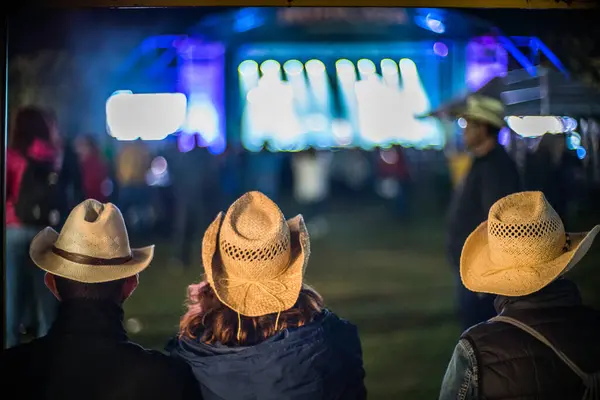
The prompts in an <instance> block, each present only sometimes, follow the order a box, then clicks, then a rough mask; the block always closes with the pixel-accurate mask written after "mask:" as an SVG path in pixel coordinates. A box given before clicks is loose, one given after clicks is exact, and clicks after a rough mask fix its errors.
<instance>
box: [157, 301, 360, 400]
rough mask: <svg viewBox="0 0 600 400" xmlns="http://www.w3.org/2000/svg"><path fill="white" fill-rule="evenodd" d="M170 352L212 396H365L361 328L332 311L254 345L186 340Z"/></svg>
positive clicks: (212, 399) (240, 399)
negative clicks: (226, 345) (182, 361)
mask: <svg viewBox="0 0 600 400" xmlns="http://www.w3.org/2000/svg"><path fill="white" fill-rule="evenodd" d="M168 350H169V351H170V352H171V355H172V356H173V357H176V358H180V359H183V360H185V361H186V362H188V363H189V364H190V365H191V366H192V369H193V371H194V374H195V375H196V378H197V379H198V381H199V382H200V384H201V386H202V395H203V398H204V399H207V400H258V399H260V400H275V399H277V400H287V399H294V400H302V399H306V400H325V399H344V400H353V399H365V398H366V390H365V386H364V383H363V379H364V376H365V372H364V370H363V364H362V351H361V346H360V339H359V337H358V331H357V329H356V327H355V326H353V325H352V324H350V323H348V322H346V321H344V320H341V319H339V318H338V317H337V316H335V315H334V314H333V313H331V312H328V311H325V312H324V313H323V314H322V315H321V316H320V317H319V318H318V319H317V320H315V321H313V322H312V323H310V324H307V325H305V326H302V327H300V328H296V329H289V330H285V331H282V332H280V333H279V334H278V335H276V336H273V337H272V338H270V339H268V340H266V341H265V342H262V343H260V344H258V345H256V346H252V347H239V348H231V347H225V346H212V345H207V344H204V343H201V342H199V341H194V340H190V339H187V338H183V339H179V340H176V341H174V342H172V343H171V344H169V346H168Z"/></svg>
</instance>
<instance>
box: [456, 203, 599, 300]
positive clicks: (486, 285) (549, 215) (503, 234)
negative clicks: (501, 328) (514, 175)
mask: <svg viewBox="0 0 600 400" xmlns="http://www.w3.org/2000/svg"><path fill="white" fill-rule="evenodd" d="M599 231H600V225H596V226H595V227H594V228H593V229H592V230H591V231H589V232H584V233H566V232H565V228H564V226H563V223H562V221H561V220H560V218H559V216H558V214H557V213H556V211H554V209H553V208H552V206H550V204H549V203H548V201H547V200H546V197H544V194H543V193H542V192H521V193H515V194H511V195H508V196H506V197H504V198H502V199H500V200H498V201H497V202H496V203H495V204H494V205H493V206H492V207H491V208H490V211H489V215H488V220H487V221H486V222H484V223H482V224H481V225H479V227H478V228H477V229H475V231H473V232H472V233H471V235H470V236H469V237H468V238H467V241H466V242H465V245H464V247H463V251H462V254H461V257H460V276H461V279H462V281H463V283H464V285H465V287H466V288H467V289H469V290H471V291H473V292H479V293H491V294H499V295H504V296H525V295H528V294H531V293H534V292H537V291H538V290H540V289H542V288H543V287H545V286H546V285H548V284H549V283H550V282H552V281H554V280H555V279H556V278H558V277H560V276H561V275H563V274H565V273H566V272H567V271H569V270H570V269H571V268H573V266H574V265H575V264H577V263H578V262H579V261H581V259H582V258H583V256H584V255H585V253H587V251H588V250H589V249H590V246H591V245H592V242H593V240H594V238H595V237H596V235H597V234H598V232H599Z"/></svg>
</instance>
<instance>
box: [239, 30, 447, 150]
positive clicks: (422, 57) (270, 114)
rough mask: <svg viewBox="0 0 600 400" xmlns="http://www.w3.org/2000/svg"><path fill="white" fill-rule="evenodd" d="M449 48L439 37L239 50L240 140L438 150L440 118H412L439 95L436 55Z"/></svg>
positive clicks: (275, 145) (282, 146) (290, 146)
mask: <svg viewBox="0 0 600 400" xmlns="http://www.w3.org/2000/svg"><path fill="white" fill-rule="evenodd" d="M448 51H449V50H448V44H445V43H443V42H418V43H364V44H290V43H288V44H269V45H252V46H248V47H244V48H241V49H240V51H239V53H238V77H239V94H240V101H241V113H242V126H241V139H242V144H243V145H244V147H246V148H247V149H249V150H258V149H259V148H260V147H261V146H262V145H263V144H265V143H266V144H268V145H269V147H270V148H272V149H279V150H299V149H302V148H305V147H307V146H316V147H322V148H327V147H334V146H358V147H362V148H365V149H370V148H373V147H375V146H387V145H391V144H402V145H404V146H413V147H417V148H427V147H434V148H439V147H442V146H443V145H444V134H443V131H442V127H441V126H440V125H439V123H438V122H437V121H436V120H434V119H425V120H423V119H418V118H416V116H418V115H420V114H423V113H425V112H427V111H429V110H430V108H431V107H432V106H433V107H435V106H436V105H437V104H438V102H439V100H440V98H439V97H440V96H439V94H440V84H441V82H440V79H441V77H440V68H441V66H442V65H443V63H441V62H440V59H441V58H443V57H445V56H446V55H448ZM307 55H310V56H307Z"/></svg>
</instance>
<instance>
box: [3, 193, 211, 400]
mask: <svg viewBox="0 0 600 400" xmlns="http://www.w3.org/2000/svg"><path fill="white" fill-rule="evenodd" d="M29 254H30V256H31V259H32V260H33V262H34V263H35V264H36V265H37V266H38V267H39V268H41V269H42V270H44V271H46V275H45V282H46V286H47V287H48V289H49V290H50V291H51V292H52V293H53V294H54V295H55V296H56V298H57V299H58V300H59V301H60V306H59V311H58V316H57V318H56V320H55V322H54V324H53V325H52V326H51V328H50V331H49V332H48V334H47V335H46V336H44V337H41V338H39V339H35V340H33V341H32V342H30V343H26V344H22V345H19V346H16V347H13V348H11V349H8V350H6V351H4V352H3V353H2V356H1V357H0V358H1V364H2V373H3V390H4V391H5V392H6V393H10V392H11V391H12V392H14V393H19V396H20V397H22V398H26V399H34V398H35V399H61V400H66V399H112V400H117V399H123V400H125V399H128V400H130V399H191V398H201V397H200V393H199V388H198V385H197V384H196V382H195V379H194V377H193V375H192V374H191V370H190V369H189V368H188V367H187V365H185V363H178V362H177V361H176V360H173V359H172V358H169V357H168V356H166V355H164V354H161V353H159V352H155V351H151V350H147V349H144V348H142V347H141V346H139V345H137V344H135V343H132V342H130V341H129V340H128V338H127V332H126V331H125V329H124V327H123V308H122V304H123V302H124V301H125V300H126V299H127V298H128V297H129V296H130V295H131V293H132V292H133V291H134V290H135V288H136V287H137V285H138V274H139V273H140V272H142V271H143V270H144V269H146V267H148V266H149V265H150V262H151V261H152V258H153V255H154V246H148V247H144V248H141V249H131V248H130V246H129V238H128V235H127V229H126V227H125V222H124V221H123V216H122V215H121V212H120V211H119V209H118V208H117V207H115V206H114V205H112V204H110V203H108V204H102V203H100V202H98V201H96V200H86V201H84V202H83V203H81V204H79V205H78V206H76V207H75V208H74V209H73V210H72V211H71V213H70V215H69V216H68V218H67V220H66V222H65V224H64V226H63V228H62V229H61V231H60V233H58V232H56V231H55V230H54V229H52V228H50V227H48V228H45V229H44V230H42V231H41V232H40V233H38V234H37V236H35V238H34V239H33V241H32V242H31V246H30V250H29Z"/></svg>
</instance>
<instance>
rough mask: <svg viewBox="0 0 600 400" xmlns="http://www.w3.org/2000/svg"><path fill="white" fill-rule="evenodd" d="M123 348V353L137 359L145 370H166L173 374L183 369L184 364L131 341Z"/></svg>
mask: <svg viewBox="0 0 600 400" xmlns="http://www.w3.org/2000/svg"><path fill="white" fill-rule="evenodd" d="M124 346H125V349H126V350H125V351H127V352H128V353H129V354H131V355H132V357H135V358H137V359H139V361H140V362H143V364H144V365H145V366H146V367H147V368H158V369H166V370H171V371H174V372H178V371H179V372H180V371H181V370H182V369H185V364H183V363H182V362H181V361H180V360H177V359H175V358H173V357H169V356H168V355H167V354H165V353H163V352H162V351H159V350H155V349H149V348H146V347H143V346H142V345H140V344H138V343H135V342H131V341H129V342H127V343H125V344H124Z"/></svg>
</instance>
